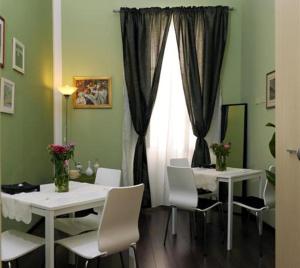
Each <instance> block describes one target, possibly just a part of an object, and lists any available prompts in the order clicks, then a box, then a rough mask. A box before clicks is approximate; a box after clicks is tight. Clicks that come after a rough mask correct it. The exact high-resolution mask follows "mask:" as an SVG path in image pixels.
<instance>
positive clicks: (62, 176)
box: [48, 144, 75, 193]
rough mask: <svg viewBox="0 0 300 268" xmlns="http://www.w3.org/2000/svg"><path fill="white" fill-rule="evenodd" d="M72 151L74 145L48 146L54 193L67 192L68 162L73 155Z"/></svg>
mask: <svg viewBox="0 0 300 268" xmlns="http://www.w3.org/2000/svg"><path fill="white" fill-rule="evenodd" d="M74 149H75V146H74V144H67V145H58V144H50V145H49V146H48V152H49V154H50V155H51V162H52V163H53V164H54V168H55V176H54V184H55V191H56V192H59V193H62V192H68V191H69V160H70V159H71V158H72V157H73V155H74Z"/></svg>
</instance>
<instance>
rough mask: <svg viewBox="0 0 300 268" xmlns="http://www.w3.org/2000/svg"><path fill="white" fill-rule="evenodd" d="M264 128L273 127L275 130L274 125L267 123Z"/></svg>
mask: <svg viewBox="0 0 300 268" xmlns="http://www.w3.org/2000/svg"><path fill="white" fill-rule="evenodd" d="M266 127H274V128H275V125H274V124H273V123H270V122H269V123H267V124H266Z"/></svg>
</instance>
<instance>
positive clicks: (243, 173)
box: [172, 168, 265, 250]
mask: <svg viewBox="0 0 300 268" xmlns="http://www.w3.org/2000/svg"><path fill="white" fill-rule="evenodd" d="M193 172H194V178H195V184H196V187H197V188H203V181H205V185H208V187H213V184H214V183H216V184H218V183H219V182H226V183H227V184H228V201H227V213H228V216H227V250H231V249H232V228H233V224H232V219H233V190H234V183H236V182H241V181H246V180H252V179H258V180H259V181H260V182H261V179H262V178H263V177H264V175H265V172H264V171H263V170H254V169H240V168H227V170H226V171H217V170H215V169H208V168H193ZM209 178H210V179H211V180H212V181H211V182H208V181H209ZM260 185H262V183H260ZM206 190H210V189H206ZM259 193H260V194H261V193H262V189H260V190H259ZM260 197H261V196H260ZM172 234H176V209H173V210H172Z"/></svg>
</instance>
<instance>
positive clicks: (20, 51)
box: [12, 38, 25, 74]
mask: <svg viewBox="0 0 300 268" xmlns="http://www.w3.org/2000/svg"><path fill="white" fill-rule="evenodd" d="M12 62H13V64H12V67H13V69H15V70H16V71H18V72H20V73H22V74H24V73H25V46H24V45H23V44H22V43H21V42H20V41H19V40H18V39H16V38H13V61H12Z"/></svg>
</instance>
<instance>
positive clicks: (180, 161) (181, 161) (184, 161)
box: [170, 158, 191, 167]
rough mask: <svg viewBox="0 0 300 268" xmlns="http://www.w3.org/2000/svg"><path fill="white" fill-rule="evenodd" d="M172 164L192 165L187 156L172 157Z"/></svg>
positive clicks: (178, 165)
mask: <svg viewBox="0 0 300 268" xmlns="http://www.w3.org/2000/svg"><path fill="white" fill-rule="evenodd" d="M170 165H171V166H176V167H191V165H190V163H189V160H188V159H187V158H171V159H170Z"/></svg>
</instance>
